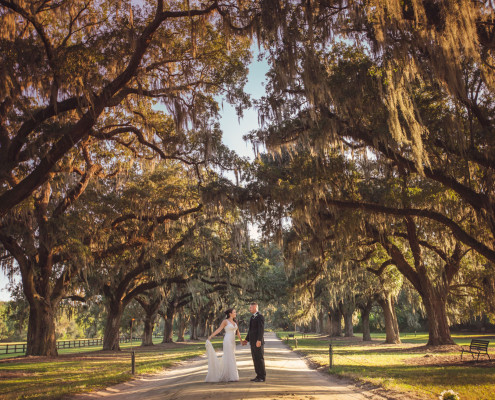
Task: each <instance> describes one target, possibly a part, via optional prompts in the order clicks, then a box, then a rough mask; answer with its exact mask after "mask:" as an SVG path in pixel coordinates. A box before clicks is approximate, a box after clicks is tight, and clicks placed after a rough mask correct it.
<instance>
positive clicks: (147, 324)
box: [136, 290, 163, 346]
mask: <svg viewBox="0 0 495 400" xmlns="http://www.w3.org/2000/svg"><path fill="white" fill-rule="evenodd" d="M136 301H137V302H138V303H139V304H140V305H141V307H142V308H143V310H144V312H145V317H144V329H143V337H142V341H141V346H153V328H154V327H155V321H156V316H157V315H158V309H159V308H160V306H161V304H162V302H163V293H161V292H160V291H159V290H158V291H157V290H155V291H151V292H149V293H147V294H146V295H142V296H136Z"/></svg>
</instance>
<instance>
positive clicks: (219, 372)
mask: <svg viewBox="0 0 495 400" xmlns="http://www.w3.org/2000/svg"><path fill="white" fill-rule="evenodd" d="M249 311H250V312H251V314H252V316H251V319H250V320H249V330H248V334H247V335H246V338H245V339H244V340H242V338H241V333H240V332H239V328H238V326H237V322H236V319H235V317H236V315H237V313H236V310H235V309H233V308H230V309H228V310H227V311H225V315H226V318H225V319H224V320H223V321H222V323H221V324H220V326H219V327H218V329H217V330H216V331H215V332H213V333H212V334H211V335H210V336H209V337H208V339H207V340H206V355H207V357H208V374H207V375H206V379H205V382H237V381H238V380H239V373H238V371H237V363H236V360H235V335H236V334H237V336H238V337H239V340H240V342H241V344H242V345H243V346H245V345H247V344H248V343H249V344H250V346H251V356H252V357H253V363H254V370H255V371H256V377H255V378H253V379H251V380H252V381H253V382H265V378H266V371H265V359H264V354H263V353H264V348H263V347H264V343H265V341H264V340H263V333H264V330H265V319H264V318H263V315H261V314H260V313H259V311H258V304H257V303H256V302H252V303H251V304H250V305H249ZM222 329H225V336H224V338H223V356H222V358H218V357H217V355H216V353H215V349H214V348H213V346H212V344H211V342H210V339H211V338H212V337H214V336H216V335H218V334H219V333H220V332H221V331H222Z"/></svg>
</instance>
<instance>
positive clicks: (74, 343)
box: [0, 336, 141, 354]
mask: <svg viewBox="0 0 495 400" xmlns="http://www.w3.org/2000/svg"><path fill="white" fill-rule="evenodd" d="M140 340H141V338H140V337H133V338H132V341H133V342H135V341H140ZM129 341H130V338H128V337H125V336H121V337H119V343H129ZM26 346H27V344H26V343H6V344H1V343H0V354H14V353H26ZM89 346H103V339H102V338H95V339H74V340H57V349H74V348H79V347H89Z"/></svg>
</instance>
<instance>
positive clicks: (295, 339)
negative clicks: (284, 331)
mask: <svg viewBox="0 0 495 400" xmlns="http://www.w3.org/2000/svg"><path fill="white" fill-rule="evenodd" d="M294 341H295V342H296V346H295V348H296V349H297V338H296V337H295V338H294Z"/></svg>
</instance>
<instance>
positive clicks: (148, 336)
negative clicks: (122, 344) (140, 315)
mask: <svg viewBox="0 0 495 400" xmlns="http://www.w3.org/2000/svg"><path fill="white" fill-rule="evenodd" d="M155 320H156V313H153V314H148V313H146V316H145V318H144V328H143V337H142V340H141V346H153V327H154V326H155Z"/></svg>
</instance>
